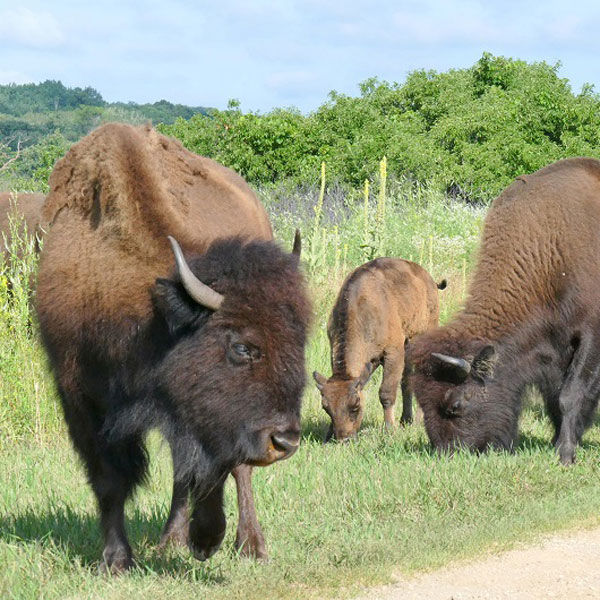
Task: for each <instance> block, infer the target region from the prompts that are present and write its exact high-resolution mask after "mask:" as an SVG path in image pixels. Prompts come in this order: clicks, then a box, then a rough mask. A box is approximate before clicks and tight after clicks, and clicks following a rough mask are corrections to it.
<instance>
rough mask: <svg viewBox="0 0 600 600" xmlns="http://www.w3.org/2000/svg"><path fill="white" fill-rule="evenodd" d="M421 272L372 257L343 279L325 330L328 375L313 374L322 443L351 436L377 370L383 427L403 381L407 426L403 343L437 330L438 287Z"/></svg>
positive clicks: (405, 411)
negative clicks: (325, 424)
mask: <svg viewBox="0 0 600 600" xmlns="http://www.w3.org/2000/svg"><path fill="white" fill-rule="evenodd" d="M444 287H446V282H445V281H442V282H441V283H440V284H438V285H437V286H436V284H435V282H434V281H433V279H432V278H431V276H430V275H429V273H427V271H426V270H425V269H423V268H422V267H420V266H419V265H417V264H415V263H413V262H410V261H408V260H403V259H401V258H377V259H375V260H372V261H370V262H368V263H366V264H364V265H362V266H360V267H358V268H357V269H355V270H354V271H352V273H350V275H348V277H347V278H346V280H345V281H344V283H343V285H342V288H341V290H340V293H339V295H338V298H337V300H336V303H335V306H334V307H333V311H332V313H331V316H330V318H329V323H328V325H327V335H328V337H329V343H330V345H331V368H332V371H333V374H332V376H331V377H330V378H329V379H327V378H326V377H325V376H324V375H321V374H320V373H317V372H316V371H315V372H314V373H313V377H314V378H315V381H316V383H317V388H318V389H319V391H320V392H321V396H322V400H323V408H324V409H325V411H326V412H327V414H328V415H329V416H330V417H331V426H330V428H329V432H328V434H327V440H329V439H330V438H331V437H332V436H333V437H335V438H336V439H338V440H345V439H347V438H350V437H352V436H354V435H356V433H357V431H358V429H359V427H360V424H361V422H362V416H363V397H362V390H363V388H364V386H365V384H366V383H367V381H368V380H369V378H370V377H371V375H372V374H373V372H374V371H375V369H376V368H377V367H378V366H379V365H383V381H382V383H381V387H380V388H379V400H380V402H381V405H382V406H383V414H384V419H385V424H386V426H387V427H390V428H391V427H393V426H394V405H395V403H396V394H397V391H398V384H399V383H400V382H402V417H401V419H400V420H401V422H402V423H407V422H410V421H412V398H411V394H410V391H409V389H408V386H407V385H406V381H407V379H406V377H403V372H404V371H405V367H404V346H405V344H406V343H407V342H408V340H409V339H410V338H411V337H412V336H414V335H416V334H418V333H421V332H423V331H426V330H427V329H430V328H432V327H435V326H437V324H438V317H439V307H438V293H437V291H438V288H439V289H443V288H444Z"/></svg>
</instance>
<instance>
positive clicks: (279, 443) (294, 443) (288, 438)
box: [271, 430, 300, 457]
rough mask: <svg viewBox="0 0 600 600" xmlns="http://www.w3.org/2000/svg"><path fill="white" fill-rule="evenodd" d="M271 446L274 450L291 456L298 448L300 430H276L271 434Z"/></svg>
mask: <svg viewBox="0 0 600 600" xmlns="http://www.w3.org/2000/svg"><path fill="white" fill-rule="evenodd" d="M271 440H272V441H273V446H274V448H275V449H276V450H279V451H280V452H284V453H285V454H286V457H287V456H291V455H292V454H294V452H296V450H298V446H299V445H300V432H299V431H296V430H288V431H278V432H277V433H274V434H273V435H272V436H271Z"/></svg>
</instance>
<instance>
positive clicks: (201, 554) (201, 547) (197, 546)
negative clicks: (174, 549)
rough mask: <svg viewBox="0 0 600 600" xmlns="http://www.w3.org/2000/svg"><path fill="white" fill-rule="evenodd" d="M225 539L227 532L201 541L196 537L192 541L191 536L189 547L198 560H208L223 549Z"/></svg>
mask: <svg viewBox="0 0 600 600" xmlns="http://www.w3.org/2000/svg"><path fill="white" fill-rule="evenodd" d="M224 537H225V530H223V531H222V532H221V533H219V534H217V535H212V536H206V537H204V538H202V539H200V540H198V539H197V537H195V536H194V539H192V538H191V536H190V540H189V547H190V549H191V550H192V553H193V554H194V556H195V557H196V558H197V559H198V560H207V559H209V558H210V557H211V556H212V555H213V554H214V553H215V552H216V551H217V550H218V549H219V548H220V547H221V542H222V541H223V538H224Z"/></svg>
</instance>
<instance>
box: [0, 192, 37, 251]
mask: <svg viewBox="0 0 600 600" xmlns="http://www.w3.org/2000/svg"><path fill="white" fill-rule="evenodd" d="M45 199H46V196H44V194H38V193H25V192H20V193H14V194H13V193H12V192H0V232H1V233H3V234H4V236H6V240H7V241H9V235H10V219H9V218H10V215H11V214H12V212H13V210H12V208H13V206H15V208H16V214H17V215H18V216H19V217H22V218H23V222H24V224H25V227H26V229H27V232H28V234H29V235H31V236H35V237H36V250H39V245H38V240H40V239H41V238H42V236H43V234H44V231H45V224H44V222H43V220H42V207H43V206H44V200H45ZM0 245H1V246H2V249H3V250H6V247H5V245H4V238H1V239H0Z"/></svg>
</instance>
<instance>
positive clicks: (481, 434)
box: [411, 158, 600, 463]
mask: <svg viewBox="0 0 600 600" xmlns="http://www.w3.org/2000/svg"><path fill="white" fill-rule="evenodd" d="M599 231H600V162H599V161H597V160H594V159H586V158H575V159H568V160H562V161H559V162H557V163H555V164H552V165H550V166H548V167H545V168H544V169H541V170H540V171H537V172H535V173H533V174H531V175H527V176H524V177H519V178H518V179H517V180H516V181H515V182H514V183H513V184H512V185H511V186H510V187H508V188H507V189H506V190H505V191H504V192H503V193H502V194H501V195H500V196H499V197H498V198H497V199H496V200H495V201H494V203H493V205H492V207H491V208H490V210H489V213H488V216H487V218H486V222H485V228H484V232H483V238H482V242H481V248H480V251H479V260H478V264H477V267H476V269H475V273H474V276H473V279H472V282H471V284H470V288H469V295H468V299H467V301H466V304H465V307H464V309H463V310H462V311H460V312H459V313H458V315H457V316H456V317H455V318H454V319H453V320H452V321H451V322H450V323H449V324H448V325H447V326H445V327H442V328H440V329H437V330H435V331H432V332H429V333H427V334H424V335H422V336H419V337H418V338H416V339H415V341H414V343H413V344H412V345H411V356H412V362H413V364H414V368H415V374H414V377H413V380H412V385H413V390H414V392H415V394H416V396H417V400H418V402H419V403H420V405H421V407H422V408H423V412H424V417H425V426H426V428H427V433H428V435H429V438H430V439H431V441H432V443H433V444H434V445H435V446H436V447H438V448H448V447H453V446H455V445H457V444H462V445H466V446H469V447H471V448H474V449H478V450H484V449H485V448H487V447H489V446H495V447H500V448H512V447H513V445H514V443H515V440H516V436H517V424H518V416H519V413H520V410H521V397H522V394H523V391H524V389H525V388H526V387H527V385H530V384H534V385H536V386H537V387H538V388H539V389H540V391H541V392H542V395H543V396H544V399H545V402H546V406H547V410H548V413H549V415H550V417H551V419H552V421H553V423H554V426H555V430H556V434H555V443H556V446H557V448H558V450H559V453H560V456H561V460H562V461H563V462H565V463H569V462H572V460H573V458H574V451H575V446H576V444H577V443H578V442H579V441H580V439H581V435H582V434H583V431H584V429H585V427H586V426H587V425H588V424H589V423H590V421H591V418H592V416H593V413H594V411H595V407H596V404H597V401H598V393H599V392H600V377H599V374H598V372H599V369H600V361H599V360H598V356H600V312H599V311H600V279H599V274H600V234H599ZM432 353H438V354H442V355H447V356H451V357H456V358H459V359H464V360H465V361H466V364H467V365H468V366H469V369H470V371H469V372H468V375H465V373H464V372H463V373H461V372H460V369H456V368H453V367H451V366H449V365H448V364H447V363H446V362H445V361H440V359H439V358H437V357H435V356H432Z"/></svg>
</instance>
